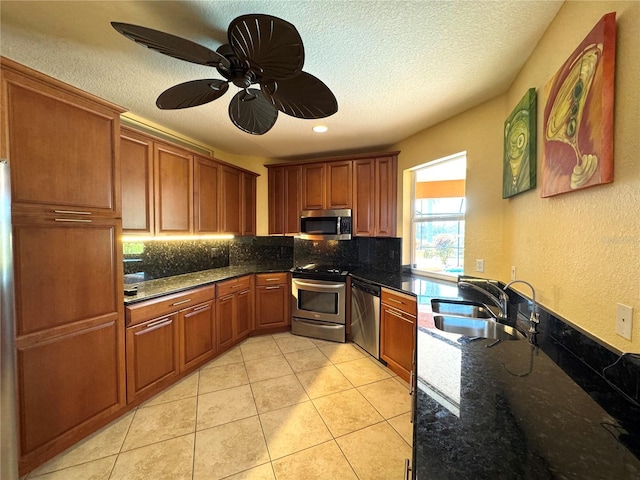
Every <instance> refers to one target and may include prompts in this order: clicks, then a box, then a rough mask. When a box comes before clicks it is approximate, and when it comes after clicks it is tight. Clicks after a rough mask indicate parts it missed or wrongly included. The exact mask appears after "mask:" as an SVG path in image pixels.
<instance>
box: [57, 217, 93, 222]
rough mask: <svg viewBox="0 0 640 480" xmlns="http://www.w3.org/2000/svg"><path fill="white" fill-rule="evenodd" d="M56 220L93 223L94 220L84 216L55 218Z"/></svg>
mask: <svg viewBox="0 0 640 480" xmlns="http://www.w3.org/2000/svg"><path fill="white" fill-rule="evenodd" d="M54 220H55V221H56V222H71V223H92V222H93V220H87V219H84V218H54Z"/></svg>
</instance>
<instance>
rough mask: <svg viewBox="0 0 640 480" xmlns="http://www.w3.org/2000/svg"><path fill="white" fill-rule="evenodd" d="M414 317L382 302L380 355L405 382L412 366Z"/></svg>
mask: <svg viewBox="0 0 640 480" xmlns="http://www.w3.org/2000/svg"><path fill="white" fill-rule="evenodd" d="M415 328H416V325H415V319H414V318H412V317H411V316H409V315H407V314H405V313H403V312H402V311H400V310H397V309H395V308H392V307H390V306H388V305H385V304H382V314H381V321H380V356H381V358H382V359H383V360H385V361H386V362H387V363H388V365H389V367H390V368H391V369H392V370H393V371H395V372H396V373H397V374H398V375H399V376H400V377H402V378H403V379H404V380H406V381H407V382H408V381H409V376H410V372H411V369H412V366H413V349H414V345H415Z"/></svg>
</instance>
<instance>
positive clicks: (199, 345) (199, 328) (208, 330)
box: [179, 301, 216, 371]
mask: <svg viewBox="0 0 640 480" xmlns="http://www.w3.org/2000/svg"><path fill="white" fill-rule="evenodd" d="M214 319H215V315H214V305H213V301H210V302H206V303H203V304H200V305H196V306H195V307H193V308H189V309H188V310H183V311H181V312H180V316H179V324H180V371H184V370H187V369H188V368H190V367H192V366H194V365H196V364H198V363H202V362H204V361H205V360H207V359H208V358H209V357H211V356H213V354H214V353H215V351H216V334H215V331H216V329H215V323H214Z"/></svg>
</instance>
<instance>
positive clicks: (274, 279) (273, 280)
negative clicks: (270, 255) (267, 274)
mask: <svg viewBox="0 0 640 480" xmlns="http://www.w3.org/2000/svg"><path fill="white" fill-rule="evenodd" d="M264 280H265V282H277V281H278V279H277V278H265V279H264Z"/></svg>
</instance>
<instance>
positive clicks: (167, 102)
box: [156, 78, 229, 110]
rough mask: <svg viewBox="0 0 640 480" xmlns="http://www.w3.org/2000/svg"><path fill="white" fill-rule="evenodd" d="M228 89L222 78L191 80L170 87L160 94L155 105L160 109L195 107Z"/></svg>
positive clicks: (212, 99) (217, 96) (219, 95)
mask: <svg viewBox="0 0 640 480" xmlns="http://www.w3.org/2000/svg"><path fill="white" fill-rule="evenodd" d="M227 90H229V84H228V83H227V82H225V81H224V80H218V79H216V78H208V79H205V80H193V81H191V82H185V83H181V84H179V85H176V86H175V87H171V88H169V89H167V90H165V91H164V92H162V93H161V94H160V96H159V97H158V99H157V100H156V105H157V107H158V108H160V109H162V110H176V109H179V108H189V107H196V106H198V105H204V104H205V103H209V102H212V101H214V100H215V99H216V98H220V97H221V96H222V95H224V94H225V93H226V92H227Z"/></svg>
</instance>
